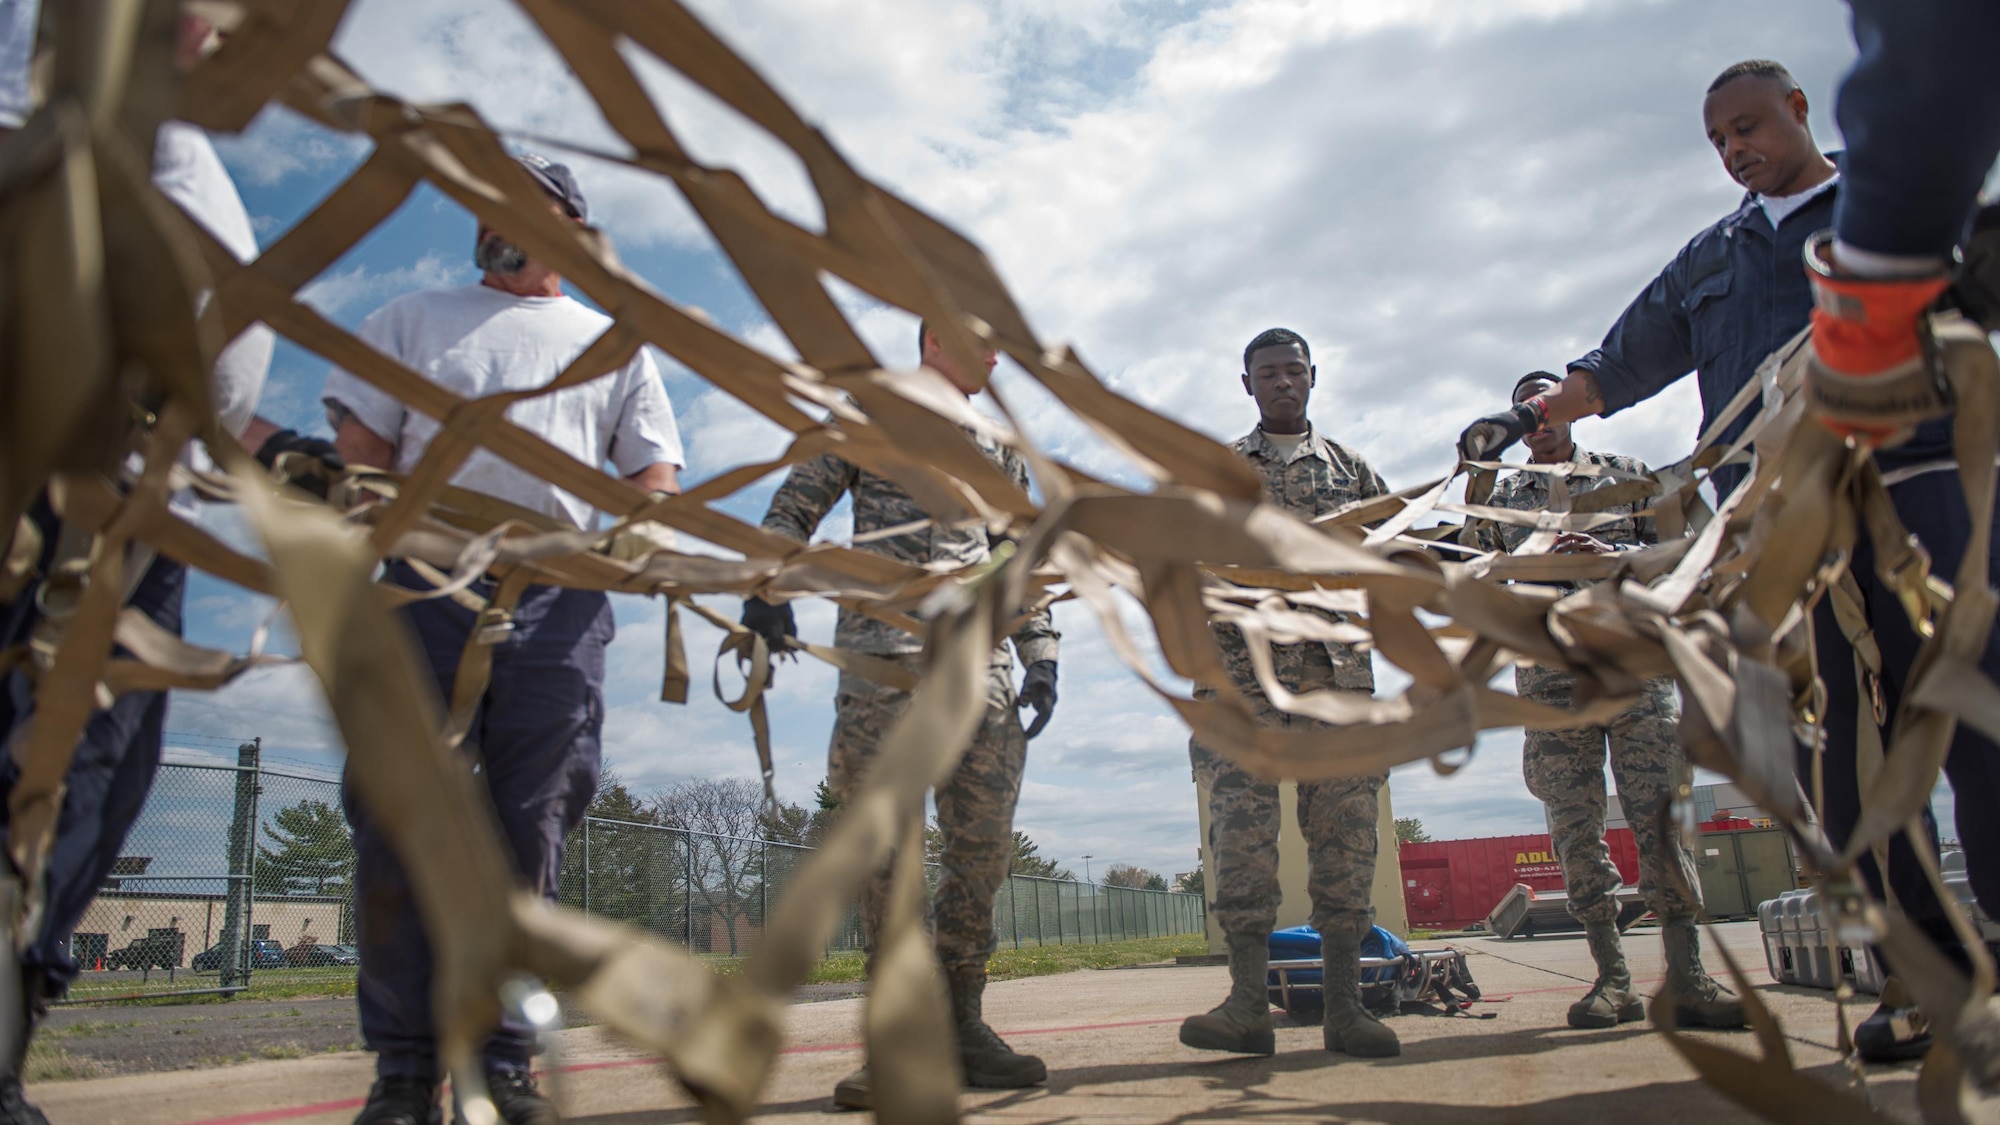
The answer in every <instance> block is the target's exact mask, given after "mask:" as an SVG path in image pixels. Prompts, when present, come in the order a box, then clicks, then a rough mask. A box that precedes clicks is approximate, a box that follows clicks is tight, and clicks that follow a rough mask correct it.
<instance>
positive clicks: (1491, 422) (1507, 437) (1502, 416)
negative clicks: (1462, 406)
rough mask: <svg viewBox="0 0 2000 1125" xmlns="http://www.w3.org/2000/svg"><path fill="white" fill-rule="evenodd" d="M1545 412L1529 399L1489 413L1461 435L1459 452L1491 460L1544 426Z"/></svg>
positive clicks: (1460, 454) (1479, 458) (1475, 457)
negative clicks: (1495, 412)
mask: <svg viewBox="0 0 2000 1125" xmlns="http://www.w3.org/2000/svg"><path fill="white" fill-rule="evenodd" d="M1542 422H1543V418H1542V412H1541V411H1539V410H1537V409H1535V408H1534V407H1533V406H1530V405H1528V404H1527V403H1525V402H1524V403H1522V404H1520V405H1519V406H1515V407H1510V408H1509V409H1507V410H1504V411H1501V412H1500V413H1498V414H1488V415H1487V416H1486V417H1484V418H1481V419H1480V420H1479V421H1477V422H1474V423H1473V424H1472V425H1470V426H1467V427H1466V428H1465V432H1464V433H1462V434H1460V435H1458V455H1459V456H1460V457H1463V458H1465V459H1466V460H1467V461H1491V460H1492V459H1494V458H1495V457H1498V456H1500V454H1502V453H1504V452H1506V450H1507V447H1508V446H1510V445H1513V444H1514V443H1515V442H1517V441H1520V440H1521V439H1522V438H1524V437H1526V436H1528V435H1529V434H1532V433H1534V432H1535V431H1537V430H1539V429H1541V428H1542Z"/></svg>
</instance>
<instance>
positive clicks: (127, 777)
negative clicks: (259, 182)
mask: <svg viewBox="0 0 2000 1125" xmlns="http://www.w3.org/2000/svg"><path fill="white" fill-rule="evenodd" d="M39 8H40V5H39V3H38V2H37V0H0V134H4V132H5V131H6V130H9V129H13V128H17V127H19V126H20V125H21V124H22V122H23V121H24V120H25V119H26V117H27V116H28V115H29V114H30V113H32V112H33V111H34V108H35V107H34V98H33V92H32V90H31V88H30V83H29V80H28V70H29V65H30V60H31V59H32V57H33V53H34V45H35V42H34V41H35V31H36V20H37V18H38V16H39ZM179 34H180V39H179V47H180V50H179V58H178V62H179V63H180V65H181V66H182V68H183V69H190V68H192V67H193V66H194V65H195V64H196V63H198V62H199V61H200V60H201V58H202V56H203V55H204V54H205V53H206V52H207V51H208V50H210V49H212V48H213V46H214V45H215V32H214V30H213V28H212V27H211V26H210V25H209V24H208V23H207V22H206V21H204V20H200V19H197V18H195V17H192V16H183V17H182V18H181V22H180V28H179ZM153 183H154V186H155V187H157V188H158V189H159V190H160V192H161V193H162V194H163V195H165V196H166V197H167V198H168V199H170V200H172V201H173V202H174V203H175V204H176V205H177V206H179V207H180V208H181V209H182V210H183V211H184V212H186V213H187V214H188V216H189V217H190V218H192V219H193V220H194V221H195V222H197V223H199V224H200V225H201V226H202V227H203V228H204V229H206V230H207V231H208V232H209V233H210V234H212V235H213V236H215V237H216V238H217V239H218V240H220V241H221V242H222V243H223V245H224V246H226V247H227V248H228V249H229V251H230V253H232V254H234V255H236V257H237V258H238V259H242V260H248V259H250V258H254V257H256V255H257V238H256V235H255V233H254V232H253V231H252V229H251V225H250V215H249V213H248V212H247V211H246V210H245V209H244V207H243V200H242V198H241V197H240V196H239V195H238V194H237V192H236V185H235V184H234V183H233V182H231V180H230V178H229V173H228V171H227V170H226V169H224V168H223V166H222V161H221V159H220V158H218V157H217V156H216V154H215V149H214V147H213V146H212V145H211V144H210V143H209V140H208V135H207V134H206V133H203V132H202V131H201V130H200V129H197V128H195V127H194V126H192V125H188V124H185V123H183V122H177V121H175V122H168V123H166V124H164V125H162V126H161V127H160V130H159V132H158V135H157V137H156V141H155V145H154V152H153ZM203 299H206V298H205V297H204V298H203ZM271 350H272V335H271V332H270V330H269V329H267V328H265V327H264V326H263V325H253V326H252V327H251V328H249V329H248V330H246V331H245V332H244V333H243V334H242V335H240V336H238V337H237V338H236V339H235V340H234V341H233V342H231V343H230V344H229V345H228V346H227V347H226V348H224V349H223V350H222V352H221V354H220V355H218V356H217V357H216V362H215V367H214V369H213V370H212V371H211V373H210V379H209V385H210V390H211V393H212V397H213V401H214V404H215V408H216V413H217V416H218V418H219V419H220V421H221V422H222V425H223V426H224V428H226V429H227V430H228V431H229V432H230V433H232V434H234V435H236V436H237V438H238V439H239V440H241V441H242V442H243V443H244V444H245V445H246V446H248V447H249V448H251V449H253V450H257V451H258V456H259V458H260V459H262V460H263V461H264V463H265V464H266V465H269V464H270V463H271V462H272V461H273V460H274V459H275V458H276V457H277V455H278V454H279V453H285V452H296V453H303V454H306V455H307V456H308V457H319V458H320V459H321V461H322V462H323V463H324V464H325V465H326V466H327V467H328V468H329V469H332V468H337V467H338V459H337V457H336V456H335V455H334V452H333V446H332V444H331V443H329V442H327V441H325V440H324V439H319V438H309V437H300V436H299V435H298V434H296V433H294V432H292V431H290V430H281V429H280V428H279V427H278V426H277V425H275V424H273V423H271V422H269V421H266V420H265V419H263V418H261V417H258V416H257V414H256V408H257V401H258V398H259V396H260V395H261V394H262V393H263V388H264V377H265V373H266V371H267V370H268V368H269V366H270V362H271ZM173 507H174V508H175V510H176V511H177V512H180V513H181V514H183V515H190V514H192V511H191V507H192V501H191V499H189V498H188V497H186V496H177V497H175V498H174V502H173ZM29 518H30V519H31V520H32V521H33V522H34V523H35V524H36V526H37V527H38V529H39V530H40V532H41V537H42V542H43V543H44V544H46V545H47V546H46V547H45V548H44V550H43V553H42V556H41V558H40V559H39V560H38V565H37V568H36V573H37V574H47V573H48V571H49V568H50V566H51V565H52V563H53V562H54V549H55V544H56V543H57V541H58V539H59V534H60V533H59V522H58V520H57V518H56V515H55V512H54V510H53V508H52V507H51V506H50V504H49V502H48V499H47V497H46V496H43V497H40V498H38V499H37V500H36V502H35V503H34V505H33V506H32V508H31V509H30V511H29ZM6 530H7V531H11V530H13V529H11V528H8V529H6ZM186 577H187V570H186V567H184V566H183V565H181V564H180V563H179V562H177V561H175V560H173V559H169V558H165V557H158V558H155V559H153V560H152V562H151V563H150V564H149V565H148V566H147V567H146V569H145V571H144V572H143V573H142V574H141V575H140V577H139V581H138V583H137V584H136V585H135V586H134V587H133V589H132V592H131V594H130V595H129V596H128V598H127V599H126V605H127V606H128V607H129V608H131V609H135V610H137V611H139V612H141V613H143V614H145V615H146V616H147V617H148V618H149V619H151V620H152V621H153V622H154V623H155V624H157V625H159V626H160V627H161V628H164V629H167V630H169V631H171V632H173V633H175V634H178V633H179V632H180V631H181V603H182V598H183V593H184V590H185V585H186ZM42 588H43V587H42V583H41V581H40V579H39V578H38V579H36V580H34V581H32V582H30V583H29V584H28V585H27V586H26V587H25V588H24V589H23V590H22V591H21V592H20V593H19V594H18V595H17V596H16V597H15V598H14V599H13V600H12V601H11V602H0V650H7V649H12V648H14V647H15V646H16V645H20V644H24V643H26V642H27V641H28V640H29V638H30V637H31V636H32V635H33V634H34V633H35V631H36V629H37V626H38V624H39V623H40V620H41V610H40V596H39V595H40V592H41V590H42ZM121 655H123V653H122V652H121ZM34 691H35V685H34V680H33V678H32V677H31V676H30V675H29V674H28V673H27V672H26V671H25V670H23V669H18V668H17V669H15V670H13V671H11V672H9V673H7V674H5V675H4V676H0V732H4V733H5V735H6V736H7V737H10V738H11V736H12V734H13V733H14V732H15V731H16V730H18V729H20V728H22V727H23V726H24V725H25V724H27V723H28V722H29V721H30V720H31V719H32V718H33V716H34V707H35V698H34ZM166 713H167V693H166V692H163V691H131V692H126V693H124V694H122V695H120V696H118V698H117V699H115V700H114V701H112V703H111V705H110V706H109V707H105V708H101V709H99V710H96V711H93V712H92V713H91V716H90V719H89V720H88V721H87V722H86V724H85V726H84V731H83V736H82V738H81V739H80V740H79V742H78V745H77V747H76V751H75V754H74V756H73V757H72V759H71V761H70V767H69V770H68V772H67V773H66V774H65V775H64V779H63V782H64V787H65V792H64V795H63V806H62V811H61V813H60V815H59V816H58V819H57V823H56V836H55V842H54V845H53V847H52V848H51V850H50V853H49V861H48V865H47V869H46V871H45V873H44V874H45V879H46V882H45V886H44V896H45V908H44V911H43V915H42V922H41V929H40V931H39V932H38V933H37V934H36V935H35V936H34V938H33V940H31V941H30V942H29V943H28V944H27V945H26V946H25V947H24V948H23V949H22V950H21V952H20V964H21V970H22V981H21V989H20V996H21V997H22V1002H23V1006H24V1009H25V1010H21V1009H17V1010H15V1011H11V1012H0V1021H13V1020H17V1019H22V1018H24V1017H25V1019H26V1022H27V1027H26V1030H27V1031H28V1033H29V1034H32V1031H33V1026H34V1023H35V1022H36V1020H38V1019H39V1017H40V1015H41V1013H42V1011H43V1010H44V1008H45V1004H46V1002H47V1001H48V1000H52V999H55V998H58V997H60V996H62V995H63V993H64V992H66V991H67V990H68V988H69V985H70V983H71V982H72V981H74V980H75V979H76V976H77V972H78V966H77V964H76V962H75V960H74V959H73V958H72V957H71V955H70V949H69V945H70V936H71V934H72V933H73V931H74V930H75V929H76V925H77V923H78V922H79V921H80V920H81V919H82V917H83V913H84V911H85V909H86V908H88V907H89V905H90V902H91V900H92V899H93V898H95V897H96V895H97V891H98V888H99V887H101V886H102V885H103V884H104V880H105V877H106V876H107V875H109V874H110V872H111V867H112V864H113V863H114V862H115V861H116V860H117V858H118V856H119V853H120V852H121V851H122V850H123V848H124V844H125V839H126V837H127V835H128V834H129V833H130V832H131V830H132V826H133V823H134V821H136V820H137V819H138V816H139V812H140V810H141V808H142V807H144V805H145V802H146V796H147V793H148V792H149V791H150V790H151V788H152V784H153V778H154V776H155V774H156V772H157V770H158V768H159V763H160V751H161V746H162V739H163V734H164V730H165V725H166ZM17 777H18V772H17V769H16V767H15V765H14V763H13V761H12V760H11V758H10V759H8V760H6V761H5V762H4V763H0V832H4V828H5V823H4V822H5V809H6V798H7V795H8V792H9V791H10V790H11V789H12V787H13V785H14V782H15V780H16V778H17ZM0 839H4V837H0ZM248 937H249V935H247V934H242V935H238V937H237V940H238V942H239V945H238V948H241V946H240V942H242V941H246V940H247V939H248ZM224 940H225V941H227V940H228V938H227V937H225V938H224ZM190 952H191V953H198V952H200V950H191V951H190ZM26 1047H27V1038H26V1036H23V1037H22V1038H21V1039H20V1041H19V1043H18V1048H19V1049H18V1051H17V1052H16V1053H15V1055H14V1056H13V1057H11V1058H0V1125H46V1119H45V1118H44V1117H43V1116H42V1114H41V1111H40V1110H38V1109H36V1108H35V1107H34V1106H32V1105H30V1104H28V1102H27V1100H26V1098H25V1096H24V1094H23V1092H22V1089H21V1079H20V1074H21V1067H22V1063H23V1061H24V1058H25V1051H26Z"/></svg>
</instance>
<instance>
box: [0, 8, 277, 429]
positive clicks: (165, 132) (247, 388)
mask: <svg viewBox="0 0 2000 1125" xmlns="http://www.w3.org/2000/svg"><path fill="white" fill-rule="evenodd" d="M4 2H5V0H0V3H4ZM153 186H154V187H157V188H159V189H160V194H162V195H164V196H166V197H167V198H168V199H171V200H173V201H174V203H175V204H177V205H178V206H179V207H180V209H181V210H183V211H186V212H187V213H188V215H189V216H190V217H191V218H193V219H194V221H195V222H197V223H200V224H201V225H202V229H204V230H206V231H208V233H210V234H212V235H214V236H215V240H216V241H217V242H220V243H222V245H223V246H224V247H226V248H228V250H229V252H230V253H231V254H233V255H235V256H236V260H237V261H239V262H247V261H249V260H250V259H252V258H254V257H256V256H257V234H256V232H255V231H254V230H252V229H251V227H250V212H249V211H247V210H245V209H244V207H243V197H242V196H240V195H238V194H237V193H236V183H235V181H233V180H231V179H230V178H229V170H228V169H226V168H224V167H223V166H222V158H221V157H220V156H217V155H216V154H215V146H214V145H213V144H211V143H209V139H208V134H207V133H204V132H202V131H201V130H200V129H199V128H197V127H195V126H193V125H190V124H188V123H187V122H185V121H168V122H166V123H165V124H163V125H161V126H160V131H159V133H158V134H157V135H156V136H155V138H154V141H153ZM203 299H204V300H206V297H204V298H203ZM275 345H276V336H275V334H274V333H272V331H271V330H270V329H269V328H266V327H265V326H264V325H263V324H261V323H260V324H253V325H251V326H250V327H249V328H246V329H244V330H243V334H242V335H240V336H238V337H236V339H235V340H233V341H231V342H230V344H229V346H228V347H226V348H224V349H222V354H221V355H219V356H217V357H215V370H214V371H213V372H211V373H210V375H209V393H210V394H212V395H213V396H214V398H215V414H216V417H218V418H220V419H221V420H222V424H223V425H224V426H226V427H228V429H229V432H230V433H232V434H240V433H242V432H243V428H244V427H245V426H248V425H249V424H250V419H251V418H252V417H254V416H255V415H256V413H257V400H258V398H259V397H261V396H262V395H263V393H264V377H265V375H266V374H268V373H269V372H270V369H271V352H272V350H273V348H274V347H275ZM251 452H253V453H254V452H256V450H254V449H253V450H251Z"/></svg>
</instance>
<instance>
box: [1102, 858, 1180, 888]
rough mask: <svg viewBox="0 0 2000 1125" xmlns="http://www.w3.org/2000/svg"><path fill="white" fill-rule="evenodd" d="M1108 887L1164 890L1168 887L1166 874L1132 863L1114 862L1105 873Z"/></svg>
mask: <svg viewBox="0 0 2000 1125" xmlns="http://www.w3.org/2000/svg"><path fill="white" fill-rule="evenodd" d="M1104 885H1105V886H1107V887H1131V888H1132V889H1134V890H1139V891H1164V890H1166V889H1167V879H1166V876H1164V875H1160V874H1158V873H1156V872H1152V871H1148V870H1146V869H1145V868H1143V867H1137V866H1134V865H1133V864H1130V863H1114V864H1112V865H1111V868H1110V870H1108V871H1106V872H1105V873H1104Z"/></svg>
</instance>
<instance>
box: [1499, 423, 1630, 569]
mask: <svg viewBox="0 0 2000 1125" xmlns="http://www.w3.org/2000/svg"><path fill="white" fill-rule="evenodd" d="M1569 459H1570V461H1571V463H1573V464H1577V465H1603V466H1606V467H1607V468H1612V469H1617V470H1618V471H1620V472H1625V473H1635V474H1643V473H1645V472H1647V469H1646V463H1645V462H1644V461H1641V460H1639V459H1638V458H1637V457H1621V456H1619V455H1618V454H1616V453H1597V452H1594V451H1592V450H1588V449H1585V448H1583V447H1582V446H1579V445H1574V443H1572V452H1571V453H1570V458H1569ZM1617 483H1618V481H1617V480H1616V479H1615V478H1612V477H1571V478H1570V479H1569V494H1570V496H1571V497H1572V498H1574V497H1577V496H1581V495H1583V494H1584V493H1586V492H1589V491H1591V490H1593V489H1597V488H1603V487H1605V486H1606V485H1612V484H1617ZM1549 485H1550V478H1549V476H1548V474H1547V473H1510V474H1509V475H1507V476H1506V477H1503V478H1501V480H1500V482H1499V483H1497V484H1495V485H1494V486H1493V498H1492V499H1491V500H1489V501H1487V503H1488V504H1490V505H1491V506H1492V507H1495V508H1506V509H1508V510H1510V511H1516V512H1540V511H1546V510H1547V509H1548V506H1549V491H1550V489H1549ZM1638 507H1639V505H1637V504H1631V503H1626V504H1613V505H1611V506H1610V507H1608V508H1606V509H1604V510H1605V511H1606V512H1611V513H1616V514H1619V515H1626V516H1629V515H1631V514H1632V513H1633V512H1635V511H1637V510H1638ZM1479 530H1480V535H1479V539H1480V542H1479V544H1478V546H1479V547H1480V549H1482V550H1487V551H1512V550H1515V549H1517V548H1519V547H1520V546H1521V544H1522V543H1524V542H1526V541H1527V538H1528V536H1530V535H1532V534H1534V529H1533V528H1529V527H1518V526H1515V525H1514V524H1498V523H1490V522H1483V523H1481V525H1480V529H1479ZM1591 534H1592V535H1594V536H1596V537H1597V538H1599V539H1602V540H1604V541H1605V542H1606V543H1609V544H1611V545H1612V546H1613V547H1628V548H1629V547H1650V546H1652V545H1653V544H1655V543H1658V542H1659V541H1660V538H1659V532H1658V531H1656V530H1655V529H1654V527H1653V521H1652V520H1650V519H1644V520H1640V519H1623V520H1619V521H1618V522H1617V523H1613V524H1606V525H1605V526H1603V527H1600V528H1598V529H1597V530H1596V531H1593V532H1591Z"/></svg>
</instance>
